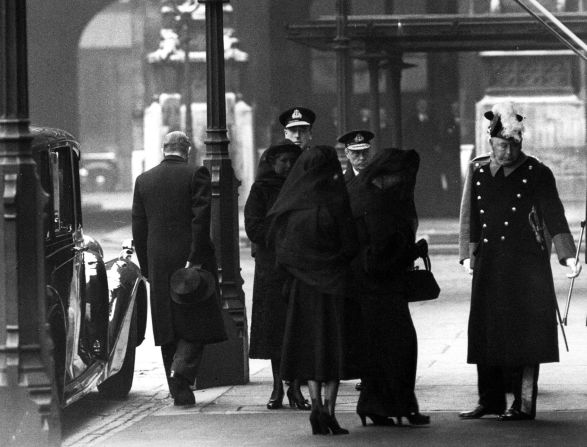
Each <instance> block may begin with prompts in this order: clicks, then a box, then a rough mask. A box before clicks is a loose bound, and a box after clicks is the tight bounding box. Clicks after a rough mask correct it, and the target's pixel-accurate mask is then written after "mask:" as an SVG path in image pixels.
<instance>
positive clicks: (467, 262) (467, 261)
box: [463, 258, 473, 275]
mask: <svg viewBox="0 0 587 447" xmlns="http://www.w3.org/2000/svg"><path fill="white" fill-rule="evenodd" d="M463 268H464V269H465V272H467V273H468V274H469V275H472V274H473V269H472V268H471V260H470V259H469V258H467V259H463Z"/></svg>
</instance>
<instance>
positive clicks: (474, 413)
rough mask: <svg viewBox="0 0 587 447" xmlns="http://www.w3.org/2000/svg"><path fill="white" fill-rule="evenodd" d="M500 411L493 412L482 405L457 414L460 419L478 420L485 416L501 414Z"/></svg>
mask: <svg viewBox="0 0 587 447" xmlns="http://www.w3.org/2000/svg"><path fill="white" fill-rule="evenodd" d="M501 412H502V410H494V409H493V408H488V407H485V406H483V405H477V407H476V408H475V409H473V410H471V411H462V412H460V413H459V417H460V418H461V419H479V418H482V417H483V416H485V415H487V414H495V415H499V414H501Z"/></svg>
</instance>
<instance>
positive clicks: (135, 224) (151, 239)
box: [132, 156, 224, 345]
mask: <svg viewBox="0 0 587 447" xmlns="http://www.w3.org/2000/svg"><path fill="white" fill-rule="evenodd" d="M210 205H211V182H210V173H209V172H208V169H207V168H205V167H199V168H194V167H193V166H191V165H189V164H188V163H187V161H186V160H185V159H183V158H181V157H178V156H166V157H165V159H164V160H163V161H162V162H161V163H160V164H159V165H158V166H156V167H154V168H152V169H150V170H148V171H146V172H144V173H143V174H141V175H139V176H138V177H137V179H136V183H135V190H134V197H133V207H132V234H133V239H134V244H135V247H136V252H137V257H138V260H139V264H140V267H141V271H142V273H143V275H144V276H146V277H147V278H148V280H149V283H150V287H151V315H152V320H153V333H154V338H155V344H156V345H162V344H166V343H169V342H171V341H174V340H175V339H176V334H175V332H174V325H173V316H172V308H171V306H172V304H171V296H170V293H169V279H170V277H171V275H172V273H173V272H174V271H175V270H177V269H179V268H181V267H184V266H185V264H186V261H190V262H192V263H194V264H201V265H202V267H203V268H204V269H205V270H208V271H210V272H211V273H213V274H214V275H215V276H216V275H217V270H216V260H215V257H214V246H213V244H212V241H211V239H210ZM216 317H217V316H216ZM211 321H215V322H217V321H218V318H212V319H211ZM202 333H203V334H204V335H203V337H202V339H201V340H199V341H202V342H212V341H219V339H223V338H224V327H219V325H217V324H214V325H213V326H211V327H209V328H203V330H202ZM192 341H196V340H192Z"/></svg>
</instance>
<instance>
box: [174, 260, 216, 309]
mask: <svg viewBox="0 0 587 447" xmlns="http://www.w3.org/2000/svg"><path fill="white" fill-rule="evenodd" d="M169 287H170V293H171V299H172V300H173V301H174V302H175V303H177V304H203V303H204V302H206V301H208V300H209V299H212V298H214V297H215V296H216V283H215V281H214V276H213V275H212V273H210V272H207V271H206V270H202V269H201V268H199V267H189V268H180V269H177V270H176V271H175V272H173V274H172V275H171V280H170V281H169Z"/></svg>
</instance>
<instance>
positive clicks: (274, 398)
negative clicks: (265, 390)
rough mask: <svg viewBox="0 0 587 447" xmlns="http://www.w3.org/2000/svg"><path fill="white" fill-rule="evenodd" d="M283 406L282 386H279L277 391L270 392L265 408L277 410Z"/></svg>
mask: <svg viewBox="0 0 587 447" xmlns="http://www.w3.org/2000/svg"><path fill="white" fill-rule="evenodd" d="M282 407H283V388H279V389H278V390H277V393H276V392H275V390H273V392H272V393H271V397H270V398H269V401H268V402H267V409H268V410H277V409H279V408H282Z"/></svg>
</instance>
